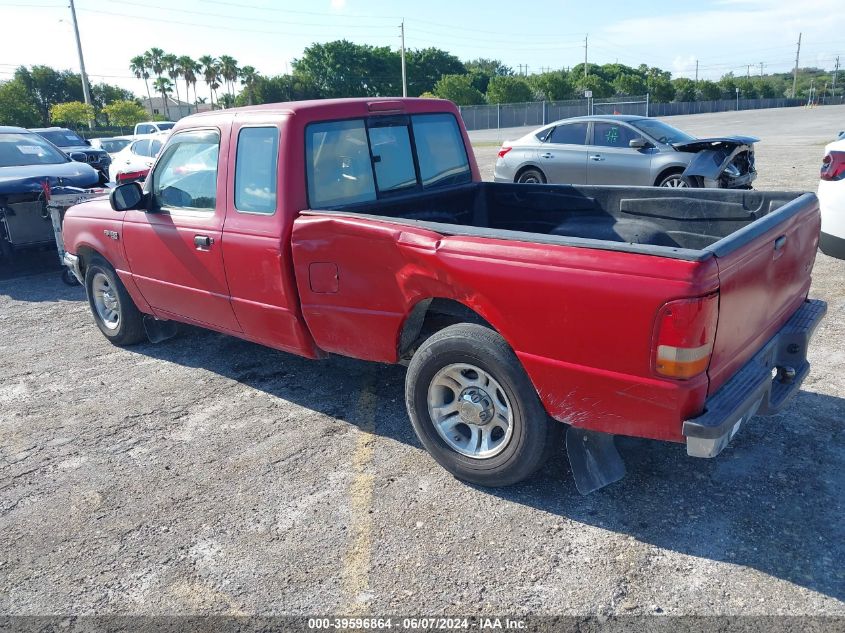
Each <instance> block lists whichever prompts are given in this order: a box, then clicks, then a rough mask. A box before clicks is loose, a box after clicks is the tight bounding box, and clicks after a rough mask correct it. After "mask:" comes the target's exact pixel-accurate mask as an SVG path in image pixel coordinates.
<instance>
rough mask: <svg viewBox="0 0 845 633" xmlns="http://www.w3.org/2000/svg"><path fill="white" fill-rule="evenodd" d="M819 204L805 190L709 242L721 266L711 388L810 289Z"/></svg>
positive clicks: (745, 357) (722, 380)
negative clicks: (757, 217)
mask: <svg viewBox="0 0 845 633" xmlns="http://www.w3.org/2000/svg"><path fill="white" fill-rule="evenodd" d="M820 223H821V220H820V216H819V204H818V200H817V199H816V196H815V195H813V194H804V195H802V196H800V197H798V198H796V199H795V200H792V201H791V202H788V203H787V204H785V205H784V206H782V207H781V208H779V209H777V210H776V211H773V212H771V213H769V214H768V215H766V216H764V217H762V218H760V219H759V220H756V221H754V222H752V223H751V224H749V225H748V226H746V227H745V228H743V229H741V230H739V231H737V232H735V233H733V234H731V235H729V236H728V237H726V238H724V239H722V240H720V241H718V242H716V243H715V244H713V246H711V247H710V249H709V250H711V251H712V252H713V253H714V254H715V256H716V261H717V263H718V266H719V324H718V327H717V330H716V341H715V345H714V347H713V355H712V358H711V361H710V367H709V369H708V372H707V373H708V375H709V377H710V390H709V393H713V392H715V391H716V390H717V389H718V388H719V387H721V386H722V385H723V384H724V383H725V382H726V381H727V380H728V379H729V378H730V377H731V376H732V375H733V374H734V373H736V372H737V371H738V370H739V369H740V368H741V367H742V366H743V364H745V363H746V362H747V361H748V360H749V359H750V358H751V357H752V356H753V355H754V354H755V353H756V352H757V350H759V349H760V347H762V346H763V345H764V344H765V342H766V341H768V340H769V339H770V338H771V337H772V336H774V335H775V333H776V332H777V331H778V330H779V329H780V328H781V327H783V325H784V324H785V323H786V321H787V320H788V319H789V317H790V316H791V315H792V314H793V313H794V312H795V311H796V310H797V309H798V308H799V307H800V305H801V303H802V302H803V300H804V299H805V298H806V296H807V292H808V291H809V289H810V275H811V271H812V269H813V263H814V261H815V258H816V248H817V246H818V240H819V227H820Z"/></svg>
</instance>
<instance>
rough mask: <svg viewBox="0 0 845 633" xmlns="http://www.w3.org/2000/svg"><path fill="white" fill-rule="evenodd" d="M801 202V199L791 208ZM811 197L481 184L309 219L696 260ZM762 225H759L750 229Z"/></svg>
mask: <svg viewBox="0 0 845 633" xmlns="http://www.w3.org/2000/svg"><path fill="white" fill-rule="evenodd" d="M802 196H806V199H805V200H803V201H799V199H800V198H802ZM811 198H812V194H801V193H798V192H778V191H766V192H760V191H753V190H752V191H738V190H718V189H684V190H680V191H679V190H675V189H658V188H653V187H615V186H603V187H601V186H574V185H523V184H519V185H517V184H508V183H488V182H483V183H470V184H467V185H461V186H457V187H451V188H448V189H444V190H441V191H437V192H432V193H426V194H419V193H416V194H413V195H411V196H401V197H395V198H388V199H382V200H379V201H376V202H367V203H361V204H353V205H345V206H342V207H337V208H333V209H329V210H325V211H309V212H308V213H331V214H334V215H337V214H355V215H359V216H363V217H369V218H372V219H386V218H389V219H390V220H392V221H394V222H400V223H408V224H413V225H421V226H425V227H427V228H431V229H432V230H435V231H437V232H439V233H443V234H447V235H467V236H474V237H496V238H500V239H510V240H517V241H528V242H536V243H541V244H559V245H566V246H582V247H589V248H600V249H604V250H615V251H627V252H633V253H641V254H651V255H659V256H663V257H671V258H674V259H685V260H693V261H697V260H702V259H706V258H708V257H710V256H712V255H713V254H717V255H720V256H721V255H724V254H727V253H728V252H730V251H731V250H733V249H735V248H738V247H739V246H741V245H742V244H745V243H748V242H749V241H751V240H752V239H754V237H755V236H757V235H760V234H762V233H764V232H765V231H767V230H769V228H771V227H772V226H774V225H776V224H778V223H779V222H782V221H784V220H785V219H786V218H787V217H789V216H791V215H794V214H796V213H797V212H798V211H800V209H802V208H804V206H805V203H807V202H809V200H810V199H811ZM775 211H778V213H777V215H776V216H775V213H774V212H775ZM762 218H767V221H763V222H758V220H761V219H762Z"/></svg>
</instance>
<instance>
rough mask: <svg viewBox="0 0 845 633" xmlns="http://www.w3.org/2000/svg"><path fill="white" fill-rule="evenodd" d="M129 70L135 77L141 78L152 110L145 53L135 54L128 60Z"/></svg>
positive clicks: (148, 70) (148, 71)
mask: <svg viewBox="0 0 845 633" xmlns="http://www.w3.org/2000/svg"><path fill="white" fill-rule="evenodd" d="M129 70H131V71H132V73H133V74H134V75H135V77H136V78H137V79H143V80H144V85H145V86H146V88H147V100H148V101H149V104H150V112H152V111H153V97H152V95H151V94H150V82H149V79H150V68H149V66H147V58H146V56H145V55H136V56H135V57H133V58H132V59H130V60H129Z"/></svg>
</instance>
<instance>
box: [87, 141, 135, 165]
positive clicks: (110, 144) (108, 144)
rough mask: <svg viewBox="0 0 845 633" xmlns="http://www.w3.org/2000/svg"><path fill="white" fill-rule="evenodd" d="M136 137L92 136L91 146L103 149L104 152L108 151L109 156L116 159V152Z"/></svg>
mask: <svg viewBox="0 0 845 633" xmlns="http://www.w3.org/2000/svg"><path fill="white" fill-rule="evenodd" d="M133 139H134V137H133V136H112V137H108V138H92V139H91V147H93V148H95V149H101V150H103V151H104V152H108V154H109V157H110V158H111V159H112V160H114V157H115V154H117V153H118V152H119V151H120V150H122V149H123V148H124V147H126V146H127V145H129V143H131V142H132V140H133Z"/></svg>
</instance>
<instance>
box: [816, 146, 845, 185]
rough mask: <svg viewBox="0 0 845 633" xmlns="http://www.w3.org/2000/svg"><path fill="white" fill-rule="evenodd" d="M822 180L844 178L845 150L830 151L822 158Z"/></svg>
mask: <svg viewBox="0 0 845 633" xmlns="http://www.w3.org/2000/svg"><path fill="white" fill-rule="evenodd" d="M820 176H821V179H822V180H842V179H843V178H845V152H830V154H828V155H827V156H825V157H824V159H823V160H822V169H821V174H820Z"/></svg>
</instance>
